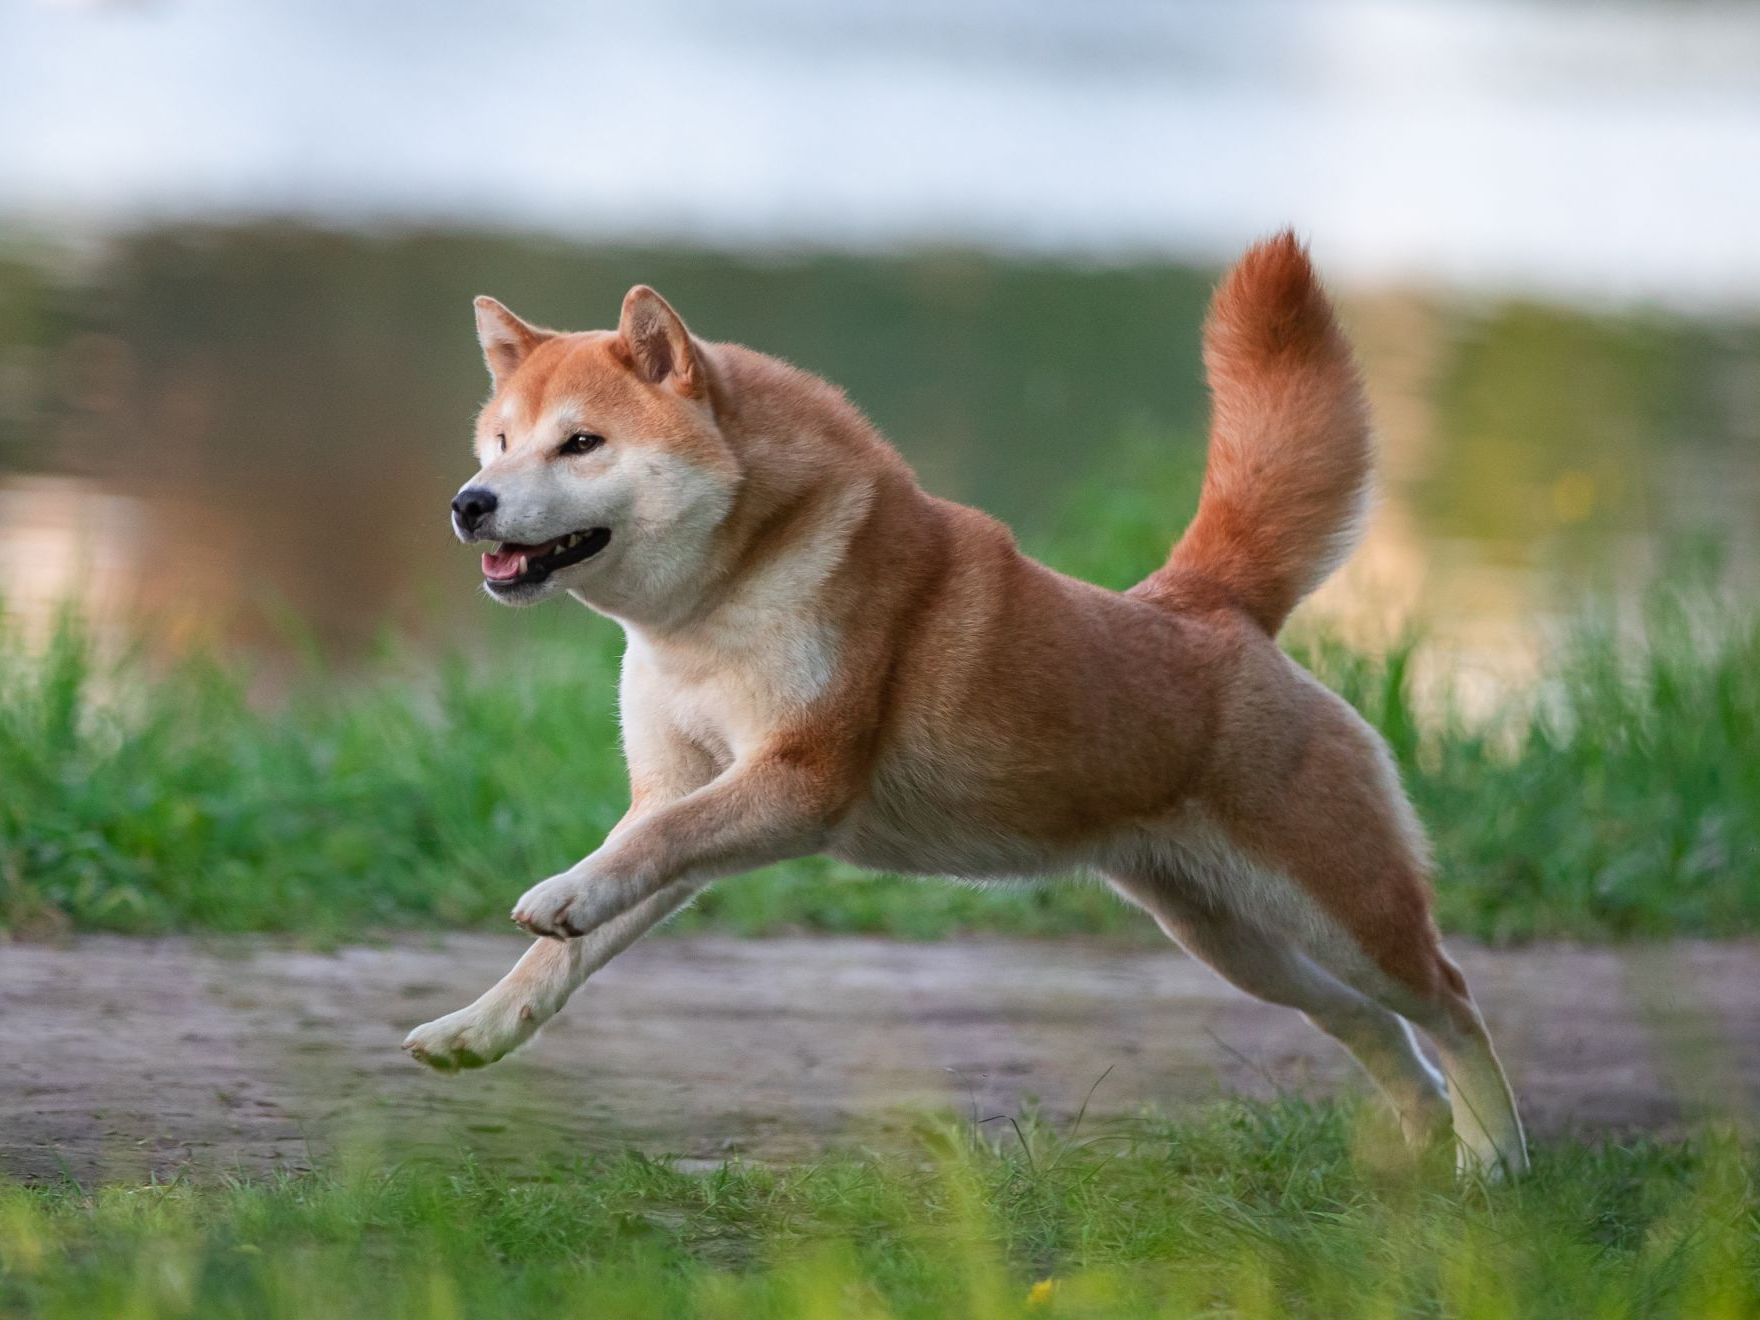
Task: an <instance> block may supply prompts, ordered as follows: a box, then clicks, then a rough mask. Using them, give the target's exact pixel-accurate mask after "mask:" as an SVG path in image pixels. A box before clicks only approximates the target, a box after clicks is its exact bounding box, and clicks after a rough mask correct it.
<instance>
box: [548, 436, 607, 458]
mask: <svg viewBox="0 0 1760 1320" xmlns="http://www.w3.org/2000/svg"><path fill="white" fill-rule="evenodd" d="M604 443H605V437H604V436H602V435H594V434H593V433H592V432H590V431H576V432H575V433H574V434H573V435H571V436H569V437H568V439H566V440H564V441H563V442H562V444H561V445H559V446H558V447H557V450H556V452H557V453H559V454H590V453H592V452H593V451H594V450H595V449H597V448H598V447H599V446H600V445H602V444H604Z"/></svg>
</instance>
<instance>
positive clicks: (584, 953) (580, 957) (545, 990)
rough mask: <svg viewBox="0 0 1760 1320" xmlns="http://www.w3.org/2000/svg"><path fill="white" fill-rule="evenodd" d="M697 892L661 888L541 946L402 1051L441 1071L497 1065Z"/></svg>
mask: <svg viewBox="0 0 1760 1320" xmlns="http://www.w3.org/2000/svg"><path fill="white" fill-rule="evenodd" d="M697 888H698V886H691V885H688V884H676V885H667V886H663V887H662V888H661V889H660V891H659V892H658V893H655V894H652V895H650V896H649V897H648V898H646V899H645V900H643V901H642V902H640V903H638V904H636V905H635V906H634V907H632V908H630V909H629V910H628V911H627V912H624V913H622V914H621V915H620V916H617V917H615V918H613V919H612V920H610V921H608V922H606V923H605V924H604V925H602V926H600V927H599V928H598V929H597V930H595V931H594V932H593V933H592V934H591V935H588V936H586V937H584V938H582V939H578V940H569V941H567V942H566V943H564V942H563V941H561V940H539V941H537V943H535V944H533V945H532V947H531V948H529V949H527V950H526V953H525V956H524V957H523V958H521V959H520V960H519V962H517V963H516V964H514V967H513V970H512V971H510V972H508V974H507V975H506V976H504V977H502V978H501V979H500V980H499V981H497V982H496V983H495V984H494V985H493V986H491V987H490V988H489V990H488V991H486V992H485V993H484V994H483V995H482V996H481V997H479V998H478V999H477V1000H476V1002H475V1003H473V1004H470V1005H469V1006H467V1007H465V1008H461V1009H459V1010H458V1012H456V1013H448V1014H447V1015H446V1016H445V1017H443V1018H436V1019H435V1020H434V1021H432V1022H428V1023H425V1024H423V1025H422V1026H419V1027H417V1028H416V1029H415V1030H414V1031H412V1032H410V1033H409V1036H408V1037H407V1038H405V1040H404V1042H403V1048H404V1049H406V1050H408V1051H409V1053H410V1057H412V1058H414V1059H417V1060H419V1061H420V1062H422V1063H425V1064H427V1065H428V1066H429V1067H431V1068H438V1069H439V1070H440V1071H441V1072H457V1071H458V1070H459V1069H460V1068H482V1067H485V1066H486V1065H488V1064H491V1063H494V1062H495V1061H496V1060H497V1059H500V1058H503V1057H505V1056H506V1055H508V1054H510V1053H512V1052H513V1051H514V1050H516V1049H518V1048H519V1047H520V1046H521V1045H523V1044H525V1043H526V1042H527V1041H528V1040H530V1039H531V1038H532V1037H533V1036H534V1035H535V1034H537V1030H538V1028H539V1027H541V1026H543V1025H544V1024H545V1023H546V1022H548V1021H549V1020H550V1019H551V1018H553V1017H555V1016H556V1014H557V1013H558V1012H560V1011H561V1009H562V1006H563V1005H564V1004H566V1003H567V1002H568V999H569V996H570V995H572V994H573V993H574V992H575V991H576V990H578V989H580V987H581V984H582V982H584V981H585V980H586V979H587V978H588V977H589V976H591V975H592V974H593V973H594V972H596V971H598V970H599V969H600V968H601V967H603V966H604V965H605V964H606V963H608V962H610V961H611V960H612V959H613V958H615V957H616V956H617V955H618V954H620V953H622V952H623V951H624V950H625V949H627V948H628V947H629V946H630V945H631V944H634V943H635V942H636V940H638V939H639V938H641V936H642V935H643V934H644V933H646V931H647V930H648V929H649V928H650V927H651V926H654V925H655V924H657V923H658V922H660V921H663V920H665V919H666V917H668V916H669V915H671V913H672V912H674V911H675V910H676V909H677V908H679V907H680V906H682V905H683V904H684V903H685V902H686V901H687V900H689V898H690V896H691V895H692V894H694V893H695V892H696V890H697Z"/></svg>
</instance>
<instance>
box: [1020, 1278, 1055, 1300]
mask: <svg viewBox="0 0 1760 1320" xmlns="http://www.w3.org/2000/svg"><path fill="white" fill-rule="evenodd" d="M1056 1286H1057V1280H1055V1279H1040V1280H1039V1282H1037V1283H1035V1284H1034V1285H1033V1286H1032V1287H1031V1288H1028V1289H1027V1305H1028V1306H1044V1305H1045V1303H1047V1302H1049V1301H1050V1300H1051V1290H1052V1289H1053V1288H1055V1287H1056Z"/></svg>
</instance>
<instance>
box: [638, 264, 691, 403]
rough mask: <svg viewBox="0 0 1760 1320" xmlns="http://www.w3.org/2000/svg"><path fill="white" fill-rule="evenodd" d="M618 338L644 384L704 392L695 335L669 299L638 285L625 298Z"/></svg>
mask: <svg viewBox="0 0 1760 1320" xmlns="http://www.w3.org/2000/svg"><path fill="white" fill-rule="evenodd" d="M617 334H618V337H619V339H621V340H622V346H623V351H624V356H625V357H626V358H627V360H628V362H629V365H630V369H631V370H633V371H634V372H635V373H636V374H637V375H638V376H640V377H641V378H642V379H643V380H646V381H649V382H650V383H652V384H655V385H658V384H660V383H661V382H662V381H664V382H666V383H668V384H670V385H671V386H672V388H673V389H675V390H677V391H678V392H679V393H680V394H684V395H688V396H696V395H699V394H701V393H702V392H703V384H704V382H703V363H702V359H701V357H700V355H699V353H698V351H697V345H696V342H695V341H694V340H693V339H692V338H691V332H690V331H689V330H687V329H685V324H684V322H683V321H681V320H679V319H678V313H677V312H675V311H673V310H672V308H671V307H670V306H668V305H667V302H666V299H664V298H662V297H661V296H660V295H659V294H657V293H655V292H654V291H653V290H652V289H650V288H649V287H648V286H647V285H645V284H638V285H636V287H635V288H633V289H631V290H630V291H629V292H628V293H627V294H625V295H624V298H623V315H622V317H621V318H619V320H618V323H617Z"/></svg>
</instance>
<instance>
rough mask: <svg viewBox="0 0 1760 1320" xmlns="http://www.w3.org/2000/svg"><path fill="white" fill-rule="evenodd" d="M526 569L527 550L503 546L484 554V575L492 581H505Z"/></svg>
mask: <svg viewBox="0 0 1760 1320" xmlns="http://www.w3.org/2000/svg"><path fill="white" fill-rule="evenodd" d="M525 571H526V550H525V548H524V547H523V546H522V547H520V548H519V549H517V550H516V549H514V548H512V547H511V546H502V547H501V548H500V549H499V550H491V551H489V552H488V553H487V554H485V555H484V556H483V576H484V577H486V578H488V579H489V580H490V581H491V582H505V581H507V580H508V579H509V578H516V577H518V576H519V575H520V574H521V573H523V572H525Z"/></svg>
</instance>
